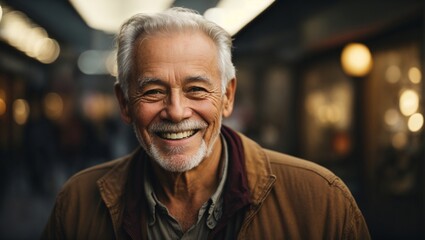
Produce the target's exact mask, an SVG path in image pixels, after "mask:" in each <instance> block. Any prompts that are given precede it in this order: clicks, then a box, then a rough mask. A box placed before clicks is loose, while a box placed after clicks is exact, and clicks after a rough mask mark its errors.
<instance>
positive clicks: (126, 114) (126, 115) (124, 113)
mask: <svg viewBox="0 0 425 240" xmlns="http://www.w3.org/2000/svg"><path fill="white" fill-rule="evenodd" d="M114 89H115V96H116V97H117V99H118V104H119V105H120V111H121V119H122V120H123V121H124V122H125V123H127V124H131V123H132V120H131V115H130V111H129V106H128V100H127V99H126V98H125V95H124V92H123V90H122V88H121V86H120V84H119V83H115V86H114Z"/></svg>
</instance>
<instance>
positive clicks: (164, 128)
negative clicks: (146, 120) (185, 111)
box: [148, 119, 208, 133]
mask: <svg viewBox="0 0 425 240" xmlns="http://www.w3.org/2000/svg"><path fill="white" fill-rule="evenodd" d="M207 126H208V124H207V123H206V122H204V121H202V120H191V119H186V120H183V121H181V122H178V123H173V122H169V121H159V122H154V123H152V124H151V125H150V126H149V127H148V131H149V132H152V133H154V132H182V131H189V130H198V129H203V128H206V127H207Z"/></svg>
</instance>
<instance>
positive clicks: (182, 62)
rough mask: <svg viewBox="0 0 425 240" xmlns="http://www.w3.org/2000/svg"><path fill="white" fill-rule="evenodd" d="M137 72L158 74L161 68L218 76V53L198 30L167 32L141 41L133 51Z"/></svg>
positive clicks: (213, 44)
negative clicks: (196, 71) (198, 71)
mask: <svg viewBox="0 0 425 240" xmlns="http://www.w3.org/2000/svg"><path fill="white" fill-rule="evenodd" d="M135 50H136V51H135V60H136V61H135V64H136V68H135V70H136V72H135V74H137V76H135V77H139V76H140V74H143V72H144V71H146V70H153V69H155V71H157V72H160V71H162V69H161V68H164V69H166V68H169V67H175V66H178V67H179V68H180V69H183V68H186V69H192V68H194V67H195V68H204V69H205V71H206V72H208V71H209V72H214V75H215V74H219V61H218V51H217V47H216V45H215V43H214V42H213V40H212V39H211V38H209V37H208V36H207V35H206V34H204V33H203V32H201V31H185V32H167V33H158V34H155V35H150V36H149V37H148V38H142V39H140V40H139V42H138V43H137V46H136V49H135Z"/></svg>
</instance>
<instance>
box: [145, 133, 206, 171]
mask: <svg viewBox="0 0 425 240" xmlns="http://www.w3.org/2000/svg"><path fill="white" fill-rule="evenodd" d="M208 150H209V149H208V148H207V145H206V143H205V141H202V143H201V146H200V147H199V149H198V151H197V152H196V153H194V154H192V155H184V154H176V153H170V152H169V153H163V152H161V151H160V150H159V149H158V147H157V146H155V145H151V146H150V147H149V150H148V151H147V153H148V155H149V156H150V157H151V158H152V159H153V160H154V161H155V162H156V163H158V165H160V166H161V167H162V168H163V169H164V170H166V171H168V172H187V171H189V170H192V169H194V168H195V167H197V166H199V164H201V162H202V161H203V160H204V159H205V158H206V157H207V156H208V155H209V154H208V152H210V151H208Z"/></svg>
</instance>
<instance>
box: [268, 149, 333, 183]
mask: <svg viewBox="0 0 425 240" xmlns="http://www.w3.org/2000/svg"><path fill="white" fill-rule="evenodd" d="M264 152H265V153H266V155H267V157H268V160H269V161H270V165H271V167H272V169H273V172H276V171H284V172H285V173H286V174H288V172H289V173H291V172H292V173H297V174H300V175H302V176H303V177H305V176H307V175H312V176H316V177H320V178H323V179H324V180H326V181H327V182H328V183H332V182H333V181H335V179H337V178H338V177H337V176H336V175H335V174H334V173H333V172H331V171H330V170H328V169H327V168H325V167H323V166H320V165H319V164H317V163H314V162H311V161H308V160H305V159H301V158H298V157H295V156H291V155H288V154H284V153H280V152H276V151H273V150H269V149H264Z"/></svg>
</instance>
